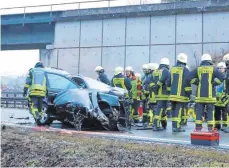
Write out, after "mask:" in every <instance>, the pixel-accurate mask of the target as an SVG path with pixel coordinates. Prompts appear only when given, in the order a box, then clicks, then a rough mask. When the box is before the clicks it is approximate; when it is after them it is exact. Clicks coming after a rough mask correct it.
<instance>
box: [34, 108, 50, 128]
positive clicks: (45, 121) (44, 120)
mask: <svg viewBox="0 0 229 168" xmlns="http://www.w3.org/2000/svg"><path fill="white" fill-rule="evenodd" d="M42 111H43V113H42V115H41V116H40V118H39V119H38V120H37V125H50V124H52V122H53V120H52V119H51V118H50V113H49V112H48V106H47V105H46V104H44V105H43V109H42Z"/></svg>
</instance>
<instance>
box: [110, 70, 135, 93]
mask: <svg viewBox="0 0 229 168" xmlns="http://www.w3.org/2000/svg"><path fill="white" fill-rule="evenodd" d="M111 86H113V87H119V88H123V89H126V90H128V91H130V90H131V88H132V85H131V82H130V80H129V79H128V78H126V77H125V76H124V75H122V74H118V75H115V76H114V77H113V78H112V80H111Z"/></svg>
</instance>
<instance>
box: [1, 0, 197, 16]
mask: <svg viewBox="0 0 229 168" xmlns="http://www.w3.org/2000/svg"><path fill="white" fill-rule="evenodd" d="M180 1H184V0H162V1H161V2H160V1H157V0H87V1H78V2H69V3H59V4H49V5H34V6H24V7H23V6H19V7H10V8H0V15H4V14H24V17H25V15H26V13H35V12H50V17H51V16H52V12H55V11H66V10H79V9H89V8H101V7H104V8H108V11H109V8H111V7H117V6H131V5H140V6H141V5H145V4H158V3H169V2H180ZM187 1H201V0H187ZM64 6H66V8H64ZM38 8H39V9H40V10H38V11H36V10H37V9H38ZM42 8H43V9H42ZM31 9H33V10H31ZM12 10H15V11H14V12H16V13H14V12H13V11H12ZM10 11H11V13H10ZM12 12H13V13H12Z"/></svg>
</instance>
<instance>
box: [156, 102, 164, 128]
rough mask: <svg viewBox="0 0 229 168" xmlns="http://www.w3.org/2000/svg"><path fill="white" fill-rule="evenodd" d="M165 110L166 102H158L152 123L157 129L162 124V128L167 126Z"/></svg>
mask: <svg viewBox="0 0 229 168" xmlns="http://www.w3.org/2000/svg"><path fill="white" fill-rule="evenodd" d="M166 109H167V100H158V101H157V108H156V112H155V116H154V121H153V122H154V125H156V126H157V128H159V127H160V123H161V124H162V127H166V125H167V118H166V117H167V116H166Z"/></svg>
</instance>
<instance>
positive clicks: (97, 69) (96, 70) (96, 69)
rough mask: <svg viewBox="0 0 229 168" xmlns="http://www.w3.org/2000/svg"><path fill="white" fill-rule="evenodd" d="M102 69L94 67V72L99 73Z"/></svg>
mask: <svg viewBox="0 0 229 168" xmlns="http://www.w3.org/2000/svg"><path fill="white" fill-rule="evenodd" d="M102 69H103V67H101V66H97V67H95V72H99V71H101V70H102Z"/></svg>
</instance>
